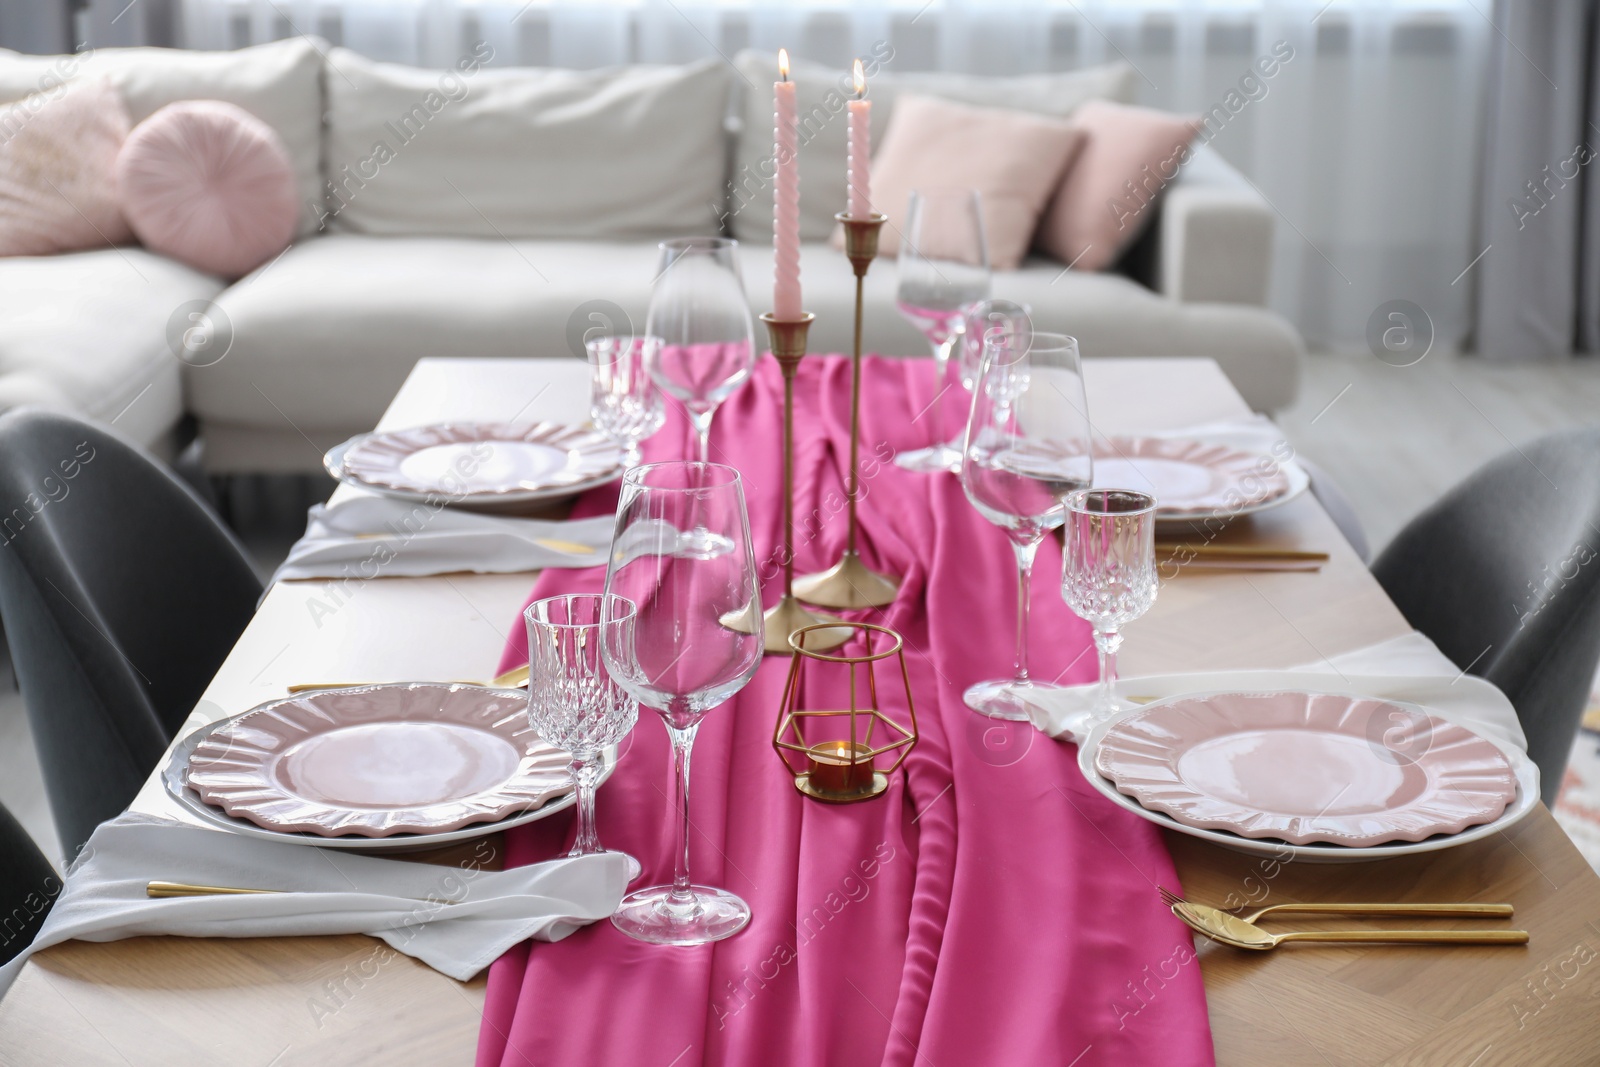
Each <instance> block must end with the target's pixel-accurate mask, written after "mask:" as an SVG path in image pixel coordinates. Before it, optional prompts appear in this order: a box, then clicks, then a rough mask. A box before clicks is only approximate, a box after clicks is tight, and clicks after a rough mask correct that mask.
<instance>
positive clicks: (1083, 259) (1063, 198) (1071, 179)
mask: <svg viewBox="0 0 1600 1067" xmlns="http://www.w3.org/2000/svg"><path fill="white" fill-rule="evenodd" d="M1068 122H1069V123H1070V124H1071V125H1072V126H1073V127H1074V128H1076V129H1078V130H1080V131H1082V133H1083V134H1084V135H1085V140H1084V144H1083V150H1082V151H1080V152H1079V153H1078V157H1077V159H1075V160H1074V161H1073V162H1072V165H1071V166H1069V167H1068V168H1067V170H1066V173H1065V174H1064V175H1063V177H1062V179H1061V187H1060V188H1059V189H1057V190H1056V195H1055V200H1054V201H1053V202H1052V203H1051V205H1050V209H1049V210H1048V211H1047V212H1046V213H1045V217H1044V224H1043V225H1042V226H1041V227H1040V228H1039V239H1038V244H1039V247H1040V248H1042V249H1044V250H1045V251H1046V252H1048V253H1049V254H1050V255H1052V256H1054V257H1055V258H1056V259H1059V260H1060V261H1061V262H1063V263H1071V264H1073V265H1074V266H1075V267H1076V269H1078V270H1103V269H1105V268H1106V267H1109V266H1111V264H1112V263H1113V262H1114V261H1115V260H1116V258H1117V256H1118V255H1120V254H1121V252H1122V250H1123V249H1125V248H1127V247H1128V245H1130V244H1132V243H1133V239H1134V238H1135V237H1137V236H1138V235H1139V232H1140V231H1141V230H1142V229H1143V228H1144V227H1145V226H1146V225H1148V224H1149V221H1150V219H1151V217H1152V216H1153V215H1154V214H1155V211H1154V206H1153V205H1154V202H1155V201H1156V200H1157V199H1158V198H1159V197H1160V195H1161V191H1162V190H1163V189H1164V188H1165V187H1166V185H1167V183H1169V182H1170V181H1172V179H1173V178H1174V177H1176V176H1177V173H1178V168H1179V167H1180V166H1182V165H1183V164H1184V163H1186V162H1187V161H1188V159H1189V143H1190V142H1191V141H1193V140H1194V137H1195V134H1196V133H1198V132H1199V131H1200V128H1201V123H1200V120H1198V119H1189V118H1183V117H1182V116H1180V115H1170V114H1168V113H1166V112H1165V111H1152V110H1151V109H1150V108H1145V107H1131V106H1129V105H1127V104H1113V103H1111V102H1110V101H1107V100H1090V101H1088V102H1087V103H1085V104H1084V105H1083V106H1082V107H1080V108H1078V110H1076V111H1074V112H1073V113H1072V117H1071V118H1070V119H1069V120H1068Z"/></svg>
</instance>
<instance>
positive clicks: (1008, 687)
mask: <svg viewBox="0 0 1600 1067" xmlns="http://www.w3.org/2000/svg"><path fill="white" fill-rule="evenodd" d="M1090 439H1091V431H1090V426H1089V408H1088V404H1087V402H1086V401H1085V399H1084V388H1083V369H1082V366H1081V365H1080V363H1079V360H1078V342H1077V341H1076V340H1074V339H1073V338H1071V337H1067V336H1065V335H1063V334H1058V333H1034V332H1032V331H1031V330H1030V329H1029V326H1028V322H1027V318H1026V316H1023V317H1021V318H1009V317H1008V318H1006V319H1005V320H1004V321H1002V322H1001V323H1000V324H999V325H995V326H992V327H990V328H989V329H988V331H987V333H986V335H985V338H984V355H983V362H982V367H981V369H980V370H979V372H978V377H977V381H976V382H975V384H974V388H973V391H972V410H971V414H970V416H969V417H968V419H967V431H966V435H965V438H964V441H963V447H962V450H961V488H962V489H963V490H965V492H966V494H967V499H968V500H970V501H972V504H973V506H974V507H976V508H977V509H978V512H979V514H981V515H982V516H983V517H984V518H986V519H988V520H989V521H990V522H992V523H994V524H995V525H996V526H999V527H1000V528H1001V529H1003V530H1005V532H1006V535H1007V536H1008V537H1009V538H1010V539H1011V548H1012V551H1013V552H1015V554H1016V557H1017V652H1016V659H1015V662H1014V664H1013V670H1012V676H1011V678H1009V679H1006V680H1001V681H990V682H979V683H978V684H977V685H974V686H972V687H971V688H970V689H968V690H967V691H966V693H965V694H964V698H965V700H966V702H967V707H969V708H971V709H972V710H973V711H976V712H978V713H979V714H982V715H987V716H989V717H990V718H995V719H1026V718H1027V717H1028V701H1029V697H1030V696H1031V695H1032V694H1033V693H1034V692H1036V691H1037V690H1039V689H1041V688H1051V687H1050V686H1048V685H1045V686H1041V685H1040V684H1039V683H1037V682H1035V681H1033V680H1032V679H1031V678H1030V677H1029V676H1028V592H1029V587H1030V585H1031V582H1032V577H1033V558H1034V556H1035V555H1036V554H1037V553H1038V551H1039V542H1040V541H1042V540H1043V539H1044V535H1045V534H1046V533H1048V532H1049V531H1051V530H1053V529H1055V528H1056V527H1058V526H1060V525H1061V524H1062V522H1063V521H1064V520H1065V518H1066V498H1067V495H1068V494H1069V493H1072V492H1074V491H1076V490H1079V489H1083V488H1085V487H1087V486H1088V485H1090V484H1091V483H1092V482H1093V481H1094V458H1093V453H1092V451H1091V448H1090Z"/></svg>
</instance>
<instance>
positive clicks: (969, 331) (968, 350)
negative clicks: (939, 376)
mask: <svg viewBox="0 0 1600 1067" xmlns="http://www.w3.org/2000/svg"><path fill="white" fill-rule="evenodd" d="M1032 315H1033V309H1032V308H1030V307H1029V306H1028V305H1027V304H1018V303H1017V302H1016V301H1013V300H980V301H978V302H977V303H976V304H974V305H973V306H972V307H971V309H969V310H968V311H967V321H966V324H965V325H964V326H963V327H962V330H961V345H960V347H959V348H958V349H957V353H958V355H957V359H956V374H958V375H959V376H960V378H961V388H963V389H965V390H966V391H967V392H968V393H971V392H972V390H973V389H974V388H976V387H977V384H978V375H979V374H980V373H982V371H983V341H984V335H985V334H987V333H988V332H989V331H990V330H991V329H994V328H995V327H1000V328H1002V329H1004V330H1005V331H1006V332H1007V333H1008V334H1013V335H1014V334H1017V333H1020V332H1024V331H1029V332H1031V331H1032V329H1033V319H1032Z"/></svg>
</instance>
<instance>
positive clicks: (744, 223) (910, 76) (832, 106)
mask: <svg viewBox="0 0 1600 1067" xmlns="http://www.w3.org/2000/svg"><path fill="white" fill-rule="evenodd" d="M888 58H889V59H892V58H893V52H892V51H891V52H890V53H889V55H888ZM863 60H864V61H866V62H867V66H868V76H867V96H868V97H869V98H870V99H871V100H872V126H873V129H875V130H887V129H888V128H889V120H890V117H891V116H892V115H893V114H894V101H895V97H897V96H898V95H899V94H900V93H903V92H913V93H921V94H923V95H925V96H937V97H940V98H941V99H944V100H954V101H956V102H958V103H964V104H973V105H976V106H979V107H1006V108H1013V109H1015V110H1018V111H1031V112H1034V113H1035V114H1040V115H1050V116H1055V117H1058V118H1059V117H1062V116H1065V115H1069V114H1071V113H1072V111H1073V110H1074V109H1076V108H1077V107H1078V105H1080V104H1082V103H1084V102H1085V101H1087V100H1093V99H1100V98H1105V99H1110V100H1120V101H1123V102H1125V103H1131V102H1132V101H1133V94H1134V78H1135V75H1134V72H1133V68H1131V67H1129V66H1128V65H1127V64H1126V63H1110V64H1107V65H1105V66H1100V67H1088V68H1085V69H1083V70H1075V71H1071V72H1069V73H1066V74H1026V75H1022V76H1020V77H1014V78H991V77H985V76H979V75H973V74H948V73H934V72H915V73H891V72H890V71H888V70H883V69H881V67H882V66H883V65H884V64H885V57H884V56H882V55H876V56H865V57H863ZM733 62H734V67H735V69H736V70H737V72H738V74H739V78H738V79H736V86H737V87H738V88H739V89H740V90H742V96H741V104H740V109H739V114H740V116H741V118H740V123H739V134H738V138H737V144H736V147H735V150H734V160H733V175H732V188H731V190H730V193H729V196H730V202H729V204H728V212H729V214H730V219H729V224H730V225H731V226H732V229H733V235H734V236H735V237H737V238H739V240H741V241H745V242H749V243H756V242H761V243H764V244H771V243H772V181H771V175H772V114H773V107H774V105H773V94H772V83H773V82H775V81H776V80H777V78H778V57H777V55H776V54H774V53H771V52H755V51H745V52H740V53H739V54H738V55H737V56H735V57H734V61H733ZM789 76H790V77H791V78H792V79H793V80H794V82H795V96H796V98H797V109H798V113H799V123H800V236H801V238H802V239H804V240H807V241H823V240H826V239H827V238H828V235H829V234H830V233H832V232H833V227H834V219H833V216H834V215H836V214H838V213H839V212H841V211H843V210H844V209H845V200H846V190H845V161H846V158H847V157H848V155H849V138H848V135H847V132H846V120H845V102H846V101H847V100H848V99H849V95H850V92H851V78H850V72H849V71H845V70H834V69H832V68H829V67H825V66H822V65H820V64H817V63H809V62H806V61H804V60H800V61H793V62H792V64H791V70H790V72H789ZM878 210H880V211H884V209H883V208H882V207H879V209H878ZM889 213H890V212H888V211H885V214H889Z"/></svg>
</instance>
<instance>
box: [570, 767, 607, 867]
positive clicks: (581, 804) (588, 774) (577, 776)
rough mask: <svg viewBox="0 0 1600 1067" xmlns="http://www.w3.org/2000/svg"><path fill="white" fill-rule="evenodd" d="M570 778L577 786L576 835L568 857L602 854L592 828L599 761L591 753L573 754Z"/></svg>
mask: <svg viewBox="0 0 1600 1067" xmlns="http://www.w3.org/2000/svg"><path fill="white" fill-rule="evenodd" d="M571 766H572V778H573V781H574V782H576V783H577V786H578V835H577V837H576V838H574V839H573V842H572V851H571V852H569V853H568V855H569V856H587V855H589V854H591V853H594V852H604V851H605V849H603V848H601V847H600V835H599V833H597V832H596V831H595V828H594V793H595V789H596V788H598V786H599V784H600V761H599V760H598V759H597V758H596V757H595V755H594V754H593V753H588V754H586V755H578V754H576V753H575V754H574V755H573V757H572V765H571Z"/></svg>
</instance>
